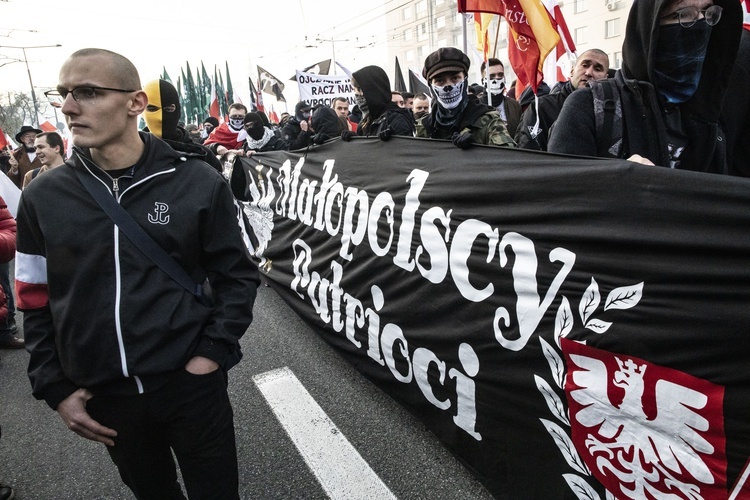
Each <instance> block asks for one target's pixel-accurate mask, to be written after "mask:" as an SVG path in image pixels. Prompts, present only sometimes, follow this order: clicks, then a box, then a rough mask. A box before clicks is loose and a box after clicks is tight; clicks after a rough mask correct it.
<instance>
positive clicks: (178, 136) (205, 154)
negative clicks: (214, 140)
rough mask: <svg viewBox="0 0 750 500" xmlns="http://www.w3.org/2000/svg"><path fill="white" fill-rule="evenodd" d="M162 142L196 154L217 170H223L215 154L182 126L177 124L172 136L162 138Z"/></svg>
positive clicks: (175, 148) (186, 152)
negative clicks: (194, 138)
mask: <svg viewBox="0 0 750 500" xmlns="http://www.w3.org/2000/svg"><path fill="white" fill-rule="evenodd" d="M162 140H163V141H164V142H166V143H167V144H169V146H170V147H171V148H172V149H174V150H175V151H178V152H181V153H185V154H188V155H193V156H196V157H197V158H198V159H199V160H203V161H205V162H206V163H208V164H209V165H211V166H212V167H214V168H215V169H216V171H217V172H221V171H222V170H223V168H222V165H221V162H220V161H219V159H218V158H216V154H215V153H214V152H213V151H211V150H210V149H209V148H208V147H206V146H204V145H203V144H202V143H198V142H195V141H194V140H193V138H192V137H190V134H189V133H188V132H187V130H185V129H184V128H182V127H180V126H177V131H176V132H175V135H174V137H173V138H172V139H171V140H170V139H164V138H162Z"/></svg>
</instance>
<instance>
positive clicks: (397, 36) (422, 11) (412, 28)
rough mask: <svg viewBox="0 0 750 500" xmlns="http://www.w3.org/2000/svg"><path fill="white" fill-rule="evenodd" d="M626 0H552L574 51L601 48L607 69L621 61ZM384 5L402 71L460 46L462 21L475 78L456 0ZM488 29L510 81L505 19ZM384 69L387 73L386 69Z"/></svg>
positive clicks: (470, 37) (470, 28) (470, 31)
mask: <svg viewBox="0 0 750 500" xmlns="http://www.w3.org/2000/svg"><path fill="white" fill-rule="evenodd" d="M632 3H633V0H558V5H560V9H561V11H562V13H563V15H564V17H565V20H566V22H567V24H568V28H569V30H570V33H571V35H572V37H573V40H574V42H575V44H576V48H577V50H578V53H579V54H580V53H581V52H583V51H585V50H587V49H591V48H598V49H601V50H603V51H605V52H606V53H607V54H609V58H610V65H611V67H613V68H619V67H620V65H621V63H622V43H623V39H624V33H625V25H626V23H627V18H628V12H629V11H630V7H631V5H632ZM385 5H386V29H387V32H388V56H389V60H390V61H395V58H396V57H398V59H399V63H400V65H401V68H402V70H403V71H404V72H406V69H407V68H411V69H414V70H421V68H422V65H423V63H424V59H425V57H427V55H428V54H430V52H432V51H434V50H436V49H438V48H439V47H451V46H452V47H459V48H463V47H464V30H463V26H464V25H466V34H467V42H468V43H467V47H468V50H467V52H468V53H469V56H470V57H471V59H472V74H471V75H470V80H471V81H478V70H479V62H480V61H481V60H482V56H481V54H480V53H479V52H478V51H477V49H476V34H475V30H474V22H473V20H472V19H471V18H470V19H467V18H466V17H465V16H464V15H462V14H459V13H458V7H457V4H456V0H411V1H387V2H386V3H385ZM498 23H499V26H498ZM489 33H490V46H491V47H494V46H495V45H497V52H496V57H498V58H499V59H500V60H502V61H504V62H506V74H508V78H509V81H510V79H511V78H513V72H512V70H511V68H510V67H509V65H508V64H507V61H508V52H507V46H508V27H507V24H506V23H505V21H504V20H503V19H502V18H500V17H499V16H496V17H495V18H494V19H493V21H492V23H491V24H490V30H489ZM496 42H497V43H496ZM475 66H476V67H475ZM386 70H387V71H389V73H390V68H386ZM404 76H405V77H406V76H407V75H404Z"/></svg>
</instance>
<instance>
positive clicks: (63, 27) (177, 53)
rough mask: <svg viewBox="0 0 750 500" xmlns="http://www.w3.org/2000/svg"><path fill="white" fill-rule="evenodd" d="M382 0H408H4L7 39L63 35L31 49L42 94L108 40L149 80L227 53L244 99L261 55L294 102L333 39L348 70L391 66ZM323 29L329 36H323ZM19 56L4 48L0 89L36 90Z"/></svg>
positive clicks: (2, 30) (19, 42)
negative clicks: (67, 65)
mask: <svg viewBox="0 0 750 500" xmlns="http://www.w3.org/2000/svg"><path fill="white" fill-rule="evenodd" d="M384 3H386V4H388V8H393V7H395V6H397V5H400V4H401V3H403V2H401V1H399V0H375V1H368V2H358V1H352V0H348V1H346V0H315V1H313V0H270V1H269V0H264V1H257V0H251V1H248V2H243V1H241V0H239V1H237V0H234V1H229V0H204V1H197V0H126V1H124V2H116V1H102V0H68V1H66V2H62V3H61V2H60V1H59V0H0V45H14V46H27V47H28V46H39V45H55V44H62V47H60V48H35V49H27V50H26V56H27V59H28V62H29V67H30V70H31V76H32V80H33V82H34V87H35V89H36V90H37V93H38V97H39V98H40V99H42V98H43V97H40V96H41V93H42V91H43V90H46V89H48V88H53V87H55V85H56V84H57V75H58V70H59V68H60V65H61V64H62V62H63V61H64V60H65V59H66V58H67V56H68V55H69V54H70V53H72V52H74V51H76V50H78V49H81V48H84V47H101V48H106V49H109V50H113V51H115V52H118V53H120V54H123V55H124V56H126V57H128V58H129V59H130V60H131V61H133V63H134V64H135V65H136V67H137V68H138V70H139V72H140V75H141V80H142V81H143V82H144V83H145V82H147V81H149V80H152V79H154V78H158V77H159V76H160V75H161V72H162V67H166V69H167V72H168V73H169V75H170V77H171V78H172V80H173V81H175V82H176V80H177V77H178V76H179V73H180V68H181V67H185V62H186V61H188V62H189V63H190V67H191V69H194V68H195V67H196V65H197V66H198V67H200V63H201V61H203V63H204V65H205V67H206V71H207V72H208V73H209V74H210V75H213V68H214V65H217V66H218V67H219V68H221V69H222V70H223V68H224V65H225V61H228V63H229V70H230V74H231V77H232V84H233V86H234V89H235V91H237V92H239V94H240V96H241V97H242V99H243V101H244V100H245V99H246V98H247V97H249V92H248V90H247V88H248V86H247V80H248V77H249V76H252V77H253V80H255V79H256V78H257V73H256V70H255V67H256V65H258V64H259V65H261V66H262V67H263V68H264V69H266V70H268V71H269V72H271V73H272V74H274V76H276V77H277V78H279V79H280V80H282V81H283V82H284V83H285V85H286V90H285V91H284V94H285V96H286V97H287V100H288V101H289V102H290V104H291V105H292V106H293V103H294V102H295V101H296V98H297V95H298V94H297V88H296V83H295V82H292V81H289V80H288V79H289V78H290V77H291V76H292V75H294V71H295V70H296V69H303V68H304V67H306V66H310V65H312V64H315V63H316V62H318V61H320V60H323V59H329V58H331V56H332V53H333V51H332V46H335V52H336V60H337V61H338V62H340V63H341V64H343V65H344V66H346V67H347V68H349V69H350V70H356V69H358V68H360V67H362V66H365V65H368V64H377V65H381V66H383V67H384V68H388V67H389V66H388V61H387V49H386V29H385V20H384V12H385V10H384V9H385V8H384V6H383V4H384ZM305 36H307V37H308V39H307V41H306V40H305ZM318 37H319V38H322V39H325V40H328V41H323V42H322V43H315V42H314V40H315V39H316V38H318ZM330 40H334V41H333V42H331V41H330ZM345 40H347V41H345ZM307 45H317V47H306V46H307ZM13 59H20V60H23V53H22V51H21V50H18V49H10V48H0V91H7V90H16V91H23V92H27V93H28V92H29V91H30V85H29V77H28V74H27V72H26V67H25V65H24V63H23V62H11V61H12V60H13ZM8 63H10V64H8ZM332 72H333V71H332ZM338 73H342V72H341V71H338ZM282 110H283V109H280V110H279V111H282Z"/></svg>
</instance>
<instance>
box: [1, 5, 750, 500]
mask: <svg viewBox="0 0 750 500" xmlns="http://www.w3.org/2000/svg"><path fill="white" fill-rule="evenodd" d="M469 69H470V60H469V58H468V57H467V55H466V54H465V53H464V52H462V51H461V50H459V49H456V48H451V47H444V48H440V49H438V50H436V51H434V52H432V53H431V54H429V55H428V56H427V57H426V58H425V60H424V66H423V69H422V75H423V76H424V78H425V80H426V81H427V82H428V85H429V95H428V94H426V93H418V94H416V95H414V94H411V93H406V92H395V91H394V90H393V89H392V87H391V83H390V81H389V79H388V76H387V74H386V72H385V71H384V70H383V69H382V68H380V67H378V66H366V67H363V68H361V69H359V70H357V71H354V72H353V73H352V75H351V83H352V87H353V89H354V97H355V101H356V104H353V105H350V103H349V102H348V101H347V99H345V98H336V99H333V100H332V102H331V105H330V106H322V105H321V106H316V107H312V106H310V105H309V104H308V103H306V102H304V101H302V102H298V103H297V104H296V105H295V107H294V113H293V114H288V113H284V114H282V115H281V120H280V123H273V122H270V121H269V119H268V117H267V116H266V114H264V113H263V112H262V111H258V110H248V109H247V107H246V106H245V105H243V104H242V103H234V104H231V105H230V106H229V108H228V113H227V116H226V118H225V119H224V120H221V121H220V120H218V119H216V118H213V117H207V118H206V119H205V120H204V121H203V123H201V124H192V123H189V124H184V123H183V122H182V121H181V110H180V99H179V96H178V93H177V91H176V89H175V88H174V86H172V84H171V83H169V82H168V81H165V80H154V81H151V82H148V83H147V84H146V85H143V86H141V82H140V78H139V76H138V74H137V71H136V70H135V67H134V66H133V65H132V63H131V62H130V61H128V60H127V59H125V58H124V57H122V56H121V55H119V54H115V53H112V52H109V51H107V50H103V49H84V50H82V51H78V52H76V53H74V54H73V55H72V56H71V57H70V59H68V61H67V62H66V63H65V64H64V65H63V67H62V69H61V71H60V83H59V84H58V86H57V88H56V89H55V90H52V91H49V92H47V93H46V96H47V98H48V99H50V101H52V102H54V101H57V104H59V106H60V108H61V109H62V112H63V114H65V116H66V120H67V123H68V128H69V130H70V132H71V136H72V139H73V142H74V143H75V146H76V147H75V148H74V149H73V154H72V155H71V158H68V159H67V161H66V149H67V148H66V144H65V141H64V140H63V138H62V137H61V136H60V135H59V134H58V133H57V132H43V131H42V130H39V129H37V128H34V127H32V126H28V125H24V126H23V127H22V128H21V129H20V130H18V131H17V134H16V135H15V139H16V142H17V143H18V144H19V145H20V147H18V148H17V149H11V148H7V149H6V150H4V151H2V155H0V169H1V170H2V172H3V174H4V175H6V176H7V177H8V179H9V180H10V182H12V183H13V184H15V185H16V186H17V187H18V188H19V189H22V190H23V192H22V195H21V201H20V204H19V209H18V216H17V221H18V243H17V245H18V251H17V253H16V257H17V258H16V287H15V292H16V294H17V297H15V298H14V295H13V293H12V290H13V287H11V286H10V281H9V274H10V273H9V265H8V262H9V261H10V260H11V259H12V258H13V252H14V250H16V239H15V238H16V220H14V218H13V217H12V216H11V215H10V213H9V212H8V210H7V209H6V207H5V203H4V202H3V201H2V198H0V259H2V261H3V263H0V348H2V349H20V348H24V347H25V348H26V349H27V350H28V351H29V353H30V362H29V377H30V379H31V382H32V388H33V393H34V396H35V397H37V398H39V399H43V400H45V401H46V402H47V403H48V404H49V405H50V407H51V408H52V409H54V410H56V411H57V412H58V413H59V414H60V416H61V417H62V419H63V421H64V422H65V424H66V425H67V426H68V427H69V428H70V429H72V430H73V431H75V432H77V433H78V434H80V435H81V436H83V437H86V438H88V439H92V440H95V441H99V442H102V443H104V444H106V445H107V448H108V451H109V453H110V455H111V456H112V459H113V461H114V462H115V464H116V465H117V466H118V468H119V470H120V473H121V476H122V478H123V480H124V481H125V483H126V484H127V485H128V486H129V487H130V488H131V489H132V490H133V492H134V493H135V495H136V496H137V497H138V498H184V497H183V495H182V491H181V488H180V485H179V484H178V483H177V475H176V472H175V464H174V462H173V459H172V455H171V451H170V450H172V451H174V452H175V454H176V456H177V457H178V460H179V461H180V467H181V469H182V477H183V479H184V483H185V487H186V490H187V492H188V496H190V497H191V498H193V497H194V498H198V497H200V498H203V497H206V495H208V494H209V493H211V494H214V493H215V494H216V495H218V497H221V498H236V497H237V464H236V452H235V448H234V434H233V423H232V416H231V406H230V405H229V401H228V398H227V396H226V380H227V378H226V377H227V374H226V370H228V368H229V367H231V366H232V364H233V363H236V361H237V360H238V359H239V358H238V355H237V353H238V341H239V338H240V337H241V336H242V334H243V333H244V331H245V330H246V328H247V326H248V325H249V324H250V321H251V319H252V313H251V311H252V303H253V300H254V297H255V287H256V286H257V284H258V282H259V280H258V274H257V269H256V268H254V265H253V264H252V262H251V261H250V259H249V256H248V255H247V249H246V247H245V246H244V244H243V242H242V241H243V240H242V235H241V234H240V232H239V227H238V225H237V224H236V223H232V222H231V220H232V218H233V217H235V215H236V210H235V206H234V204H233V199H232V195H231V191H230V189H229V186H228V185H227V183H226V179H224V178H223V177H222V176H221V175H219V173H223V172H224V168H223V166H224V164H225V163H226V161H227V160H228V159H231V158H233V157H235V156H238V155H239V156H248V155H252V154H255V153H259V152H267V151H280V150H286V151H290V150H302V149H305V148H308V147H310V146H313V145H318V144H322V143H324V142H326V141H329V140H334V139H339V138H340V139H341V140H343V141H347V142H349V141H351V140H352V139H353V138H354V137H357V136H363V137H377V138H379V139H380V140H383V141H388V140H389V139H390V138H391V137H394V136H406V137H423V138H432V139H442V140H448V141H451V142H452V144H454V145H455V146H456V147H458V148H460V149H462V150H470V149H471V147H472V146H474V145H491V146H498V148H497V151H498V154H502V149H503V148H524V149H530V150H536V151H547V152H551V153H565V154H573V155H584V156H590V157H602V158H620V159H625V160H630V161H634V162H638V163H641V164H644V165H648V166H653V168H672V169H684V170H693V171H700V172H707V173H712V174H723V175H735V176H743V177H745V176H748V175H750V162H748V160H746V159H745V158H748V157H750V92H747V89H748V88H750V32H748V31H747V30H745V29H743V22H742V12H741V6H740V3H739V2H737V0H713V1H712V0H679V1H677V0H649V1H643V0H636V1H634V3H633V6H632V9H631V12H630V15H629V18H628V24H627V29H626V34H625V39H624V44H623V49H622V67H621V68H619V69H617V70H616V71H615V70H613V69H611V68H610V61H609V58H608V56H607V54H606V53H605V52H603V51H601V50H599V49H596V48H591V49H588V50H585V51H583V52H582V53H580V55H579V56H578V58H577V60H576V61H575V64H574V65H573V67H572V69H571V71H570V75H569V79H568V80H567V81H562V82H541V83H540V84H539V85H538V86H537V89H536V90H537V92H536V93H533V92H532V91H531V89H526V90H524V92H522V93H520V95H518V99H516V98H515V97H516V92H515V88H514V87H515V82H513V84H512V85H510V86H507V85H506V79H505V67H504V65H503V63H502V62H501V61H500V60H499V59H495V58H491V59H489V60H488V61H486V62H485V63H483V64H482V66H481V68H480V69H481V77H482V78H481V83H475V84H470V83H469V80H468V78H469V74H470V73H469ZM550 83H551V85H550ZM140 116H143V117H144V119H145V122H146V125H147V129H145V130H142V131H139V130H138V129H137V120H138V117H140ZM425 147H428V146H425ZM462 154H463V153H462ZM465 154H471V153H470V152H467V153H465ZM206 164H208V165H210V167H213V168H209V167H207V166H206ZM61 165H67V166H69V167H70V168H64V169H60V168H58V167H59V166H61ZM178 165H179V167H178ZM178 170H179V172H180V173H181V174H180V175H174V172H175V171H178ZM217 171H218V172H217ZM40 179H41V180H40ZM91 182H93V187H92V186H91V185H88V184H89V183H91ZM97 183H98V184H97ZM60 186H65V189H60ZM97 191H99V193H98V195H99V196H101V195H102V193H104V194H105V196H104V198H106V197H107V195H109V196H110V197H112V198H114V199H115V200H116V201H117V203H116V205H119V206H120V207H121V208H123V209H124V210H125V212H132V213H136V214H138V216H139V217H141V218H143V217H146V216H147V220H148V222H150V223H151V224H152V226H153V225H154V224H155V226H154V227H156V229H154V228H153V227H152V228H150V232H151V233H152V237H153V239H154V240H156V242H155V244H156V246H160V245H163V246H165V247H166V250H167V251H168V252H167V253H168V254H169V255H170V256H171V257H172V258H174V260H175V261H177V264H178V266H182V267H185V268H187V269H188V270H189V271H190V272H191V273H192V276H191V278H190V279H192V280H193V281H196V280H197V281H198V283H199V284H200V283H201V282H203V281H206V280H208V282H209V283H210V285H211V287H212V288H213V291H214V294H213V302H212V303H210V304H209V303H208V302H206V301H205V300H204V298H203V297H201V295H200V293H198V292H197V291H196V290H198V289H199V288H200V287H198V288H196V289H193V290H192V291H190V290H189V291H190V293H186V292H185V289H186V287H185V285H184V283H180V280H179V279H177V278H175V277H174V276H173V275H171V274H169V275H168V273H167V274H162V273H154V272H153V271H154V269H155V267H162V265H163V263H159V260H161V261H163V260H164V258H160V259H157V258H154V257H152V256H151V255H149V252H150V251H144V250H142V249H141V248H140V247H141V245H140V244H136V243H134V242H133V241H132V240H130V236H128V239H125V238H120V237H119V236H118V234H119V233H118V232H117V231H116V230H115V231H113V227H114V225H116V226H118V227H120V222H117V221H116V220H115V217H114V216H113V215H111V214H110V210H114V209H112V208H111V207H110V208H107V207H105V204H104V203H102V202H101V201H100V200H99V199H98V198H97V196H95V194H96V192H97ZM94 199H96V203H93V200H94ZM99 205H101V207H100V206H99ZM118 210H119V209H118ZM105 212H106V214H105ZM144 214H146V215H144ZM171 214H175V215H171ZM206 214H208V216H207V215H206ZM170 217H174V219H173V222H174V223H173V224H172V225H169V224H170V223H169V221H170ZM110 218H111V219H112V220H110ZM134 218H136V217H135V216H134ZM113 221H114V222H113ZM217 221H223V222H222V223H221V224H223V226H221V227H218V226H217V224H219V222H217ZM219 225H220V224H219ZM82 232H84V233H86V234H87V235H89V236H91V235H96V242H97V244H96V245H95V247H96V248H93V247H91V246H87V243H86V238H83V237H82V236H83V234H82ZM217 235H218V236H217ZM138 238H141V236H138ZM147 238H148V236H147ZM136 239H137V238H136ZM152 243H153V242H152ZM94 250H96V251H94ZM108 252H109V253H108ZM147 257H148V258H147ZM169 258H170V257H169V256H168V257H167V260H168V259H169ZM113 277H117V279H116V280H114V278H113ZM189 288H190V285H188V286H187V289H189ZM3 291H4V292H3ZM193 293H195V296H196V297H198V299H197V300H198V302H196V301H195V300H196V299H195V297H193V295H192V294H193ZM165 298H168V299H169V300H170V307H172V308H173V310H171V311H161V312H162V313H161V314H159V313H154V311H156V309H158V308H159V307H162V306H161V305H160V304H163V303H164V302H163V301H164V300H165ZM16 301H17V302H18V305H19V309H20V310H22V311H23V312H24V329H23V334H24V338H23V339H22V338H19V329H18V327H17V325H16V323H15V314H14V313H15V305H16ZM198 303H200V305H198ZM126 306H127V307H126ZM178 309H179V311H180V313H179V314H178V313H177V311H178ZM121 310H127V311H128V313H127V315H121V314H120V311H121ZM157 312H158V311H157ZM214 373H215V374H218V375H221V376H212V377H211V379H210V380H209V379H208V377H209V374H214ZM135 395H141V396H142V398H140V399H134V396H135ZM172 410H173V411H175V412H178V413H179V412H185V414H184V415H182V417H184V419H183V420H182V422H184V423H186V424H185V425H175V424H173V423H170V422H166V421H162V420H160V419H161V418H162V416H163V412H165V411H172ZM152 417H153V418H154V419H156V420H152ZM139 419H140V420H139ZM144 429H145V430H144ZM197 429H201V433H200V434H201V435H203V434H205V436H204V438H202V439H196V434H198V433H196V432H195V431H196V430H197ZM204 429H208V430H210V432H208V431H206V433H203V430H204ZM115 443H116V446H115ZM155 470H159V471H161V472H160V473H159V474H154V471H155ZM217 492H218V493H217ZM13 494H14V493H13V490H12V488H10V486H8V485H3V484H2V483H0V500H6V499H8V498H12V496H13Z"/></svg>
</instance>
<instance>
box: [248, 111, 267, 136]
mask: <svg viewBox="0 0 750 500" xmlns="http://www.w3.org/2000/svg"><path fill="white" fill-rule="evenodd" d="M244 124H245V130H246V131H247V135H249V136H250V137H252V138H253V139H255V140H256V141H259V140H261V139H262V138H263V134H264V133H265V130H264V129H265V127H264V126H263V120H262V118H261V117H260V115H258V113H248V114H246V115H245V119H244Z"/></svg>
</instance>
